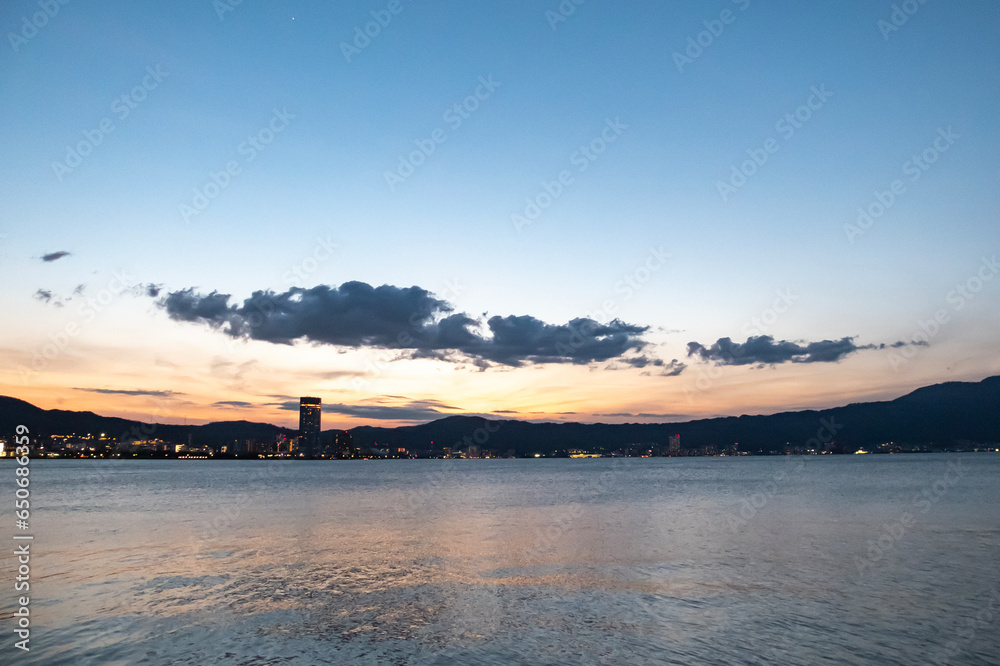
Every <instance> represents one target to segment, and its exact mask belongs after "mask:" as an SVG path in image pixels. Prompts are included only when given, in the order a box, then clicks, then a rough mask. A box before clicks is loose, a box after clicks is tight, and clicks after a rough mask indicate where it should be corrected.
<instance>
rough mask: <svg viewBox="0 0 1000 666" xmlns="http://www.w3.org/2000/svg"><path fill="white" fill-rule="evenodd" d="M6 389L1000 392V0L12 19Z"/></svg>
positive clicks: (247, 403) (61, 402)
mask: <svg viewBox="0 0 1000 666" xmlns="http://www.w3.org/2000/svg"><path fill="white" fill-rule="evenodd" d="M0 27H2V30H3V32H4V34H5V38H4V42H5V43H4V44H0V53H2V56H0V88H2V90H3V91H4V93H5V94H4V95H3V96H2V100H3V101H2V102H0V127H2V128H3V135H4V141H3V150H2V152H0V200H2V202H3V204H2V206H0V279H2V289H0V307H2V309H3V312H5V313H6V317H5V323H4V326H3V329H2V333H0V355H2V357H3V361H4V362H3V363H2V364H0V394H3V395H8V396H13V397H17V398H20V399H23V400H27V401H29V402H31V403H33V404H35V405H38V406H39V407H43V408H46V409H52V408H60V409H77V410H91V411H94V412H97V413H101V414H105V415H112V416H123V417H128V418H137V419H143V420H155V421H158V422H168V423H205V422H209V421H220V420H234V419H246V420H251V421H264V422H270V423H276V424H280V425H286V426H291V427H295V425H296V424H297V412H296V410H297V404H298V397H299V396H303V395H314V396H319V397H321V398H322V400H323V403H324V416H323V425H324V428H330V427H341V428H349V427H353V426H356V425H361V424H378V425H388V426H393V425H405V424H412V423H419V422H424V421H428V420H432V419H435V418H440V417H443V416H447V415H451V414H481V415H486V416H491V417H504V418H519V419H526V420H547V421H554V420H566V421H587V422H607V423H621V422H664V421H685V420H690V419H697V418H707V417H713V416H719V415H739V414H768V413H775V412H780V411H788V410H797V409H810V408H823V407H829V406H835V405H841V404H847V403H850V402H859V401H868V400H882V399H892V398H895V397H898V396H900V395H903V394H905V393H907V392H909V391H911V390H913V389H915V388H918V387H920V386H924V385H928V384H934V383H939V382H944V381H978V380H980V379H982V378H984V377H987V376H991V375H995V374H1000V354H998V336H997V330H998V324H1000V275H998V274H1000V266H998V264H997V263H996V262H997V255H998V253H1000V252H998V251H1000V232H998V225H997V212H998V210H1000V160H998V156H1000V124H998V123H997V119H998V117H1000V96H998V92H997V91H998V85H997V84H998V81H1000V39H998V38H997V35H1000V5H998V4H997V3H995V2H989V1H986V0H981V1H968V2H961V3H945V2H919V1H918V0H908V1H907V2H901V3H898V2H889V1H883V0H875V1H860V0H856V1H851V0H845V1H843V2H826V3H797V2H790V1H780V0H775V1H772V2H764V1H763V0H715V1H713V2H698V3H695V2H634V3H611V2H599V1H597V0H587V1H584V0H563V1H562V2H557V1H556V0H551V1H544V0H542V1H532V2H528V1H517V0H513V1H506V2H478V3H465V2H454V1H451V2H437V3H423V2H417V1H415V0H375V1H371V2H337V3H327V2H318V1H305V0H302V1H289V2H281V3H264V2H260V1H258V0H243V1H242V2H238V1H237V0H215V1H214V2H213V1H212V0H197V1H195V0H188V1H185V2H178V3H165V2H161V3H138V4H137V3H130V2H121V1H114V0H109V1H108V2H102V3H84V2H74V1H72V0H66V1H63V0H48V1H46V0H42V1H38V0H35V1H28V0H11V1H9V2H5V3H3V7H2V8H0Z"/></svg>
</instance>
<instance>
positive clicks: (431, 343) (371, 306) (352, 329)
mask: <svg viewBox="0 0 1000 666" xmlns="http://www.w3.org/2000/svg"><path fill="white" fill-rule="evenodd" d="M230 300H231V296H230V295H229V294H220V293H219V292H217V291H212V292H210V293H208V294H200V293H196V292H195V291H194V289H191V288H189V289H182V290H180V291H174V292H170V293H168V294H166V295H165V296H164V297H162V298H161V299H160V300H158V301H157V304H158V305H159V306H160V307H162V308H163V309H164V310H165V311H166V313H167V315H168V316H169V317H170V318H171V319H173V320H175V321H183V322H194V323H202V324H206V325H208V326H209V327H211V328H213V329H215V330H218V331H220V332H222V333H225V334H227V335H229V336H231V337H234V338H241V339H248V340H261V341H264V342H270V343H273V344H285V345H290V344H292V343H293V342H295V341H296V340H302V341H306V342H312V343H315V344H325V345H337V346H343V347H353V348H359V347H375V348H383V349H399V350H403V351H406V352H408V354H407V355H406V356H405V357H406V358H431V359H438V360H445V361H455V362H458V361H462V360H466V359H472V360H473V363H474V364H475V365H477V366H478V367H480V369H482V368H483V367H484V363H486V362H492V363H498V364H501V365H506V366H514V367H517V366H520V365H522V364H524V363H577V364H586V363H590V362H593V361H605V360H608V359H612V358H616V357H618V356H621V355H622V354H624V353H625V352H627V351H629V350H633V349H635V350H638V349H641V348H642V347H643V345H644V344H645V343H644V341H643V340H642V339H641V335H642V334H643V333H644V332H645V331H646V330H647V327H645V326H634V325H631V324H626V323H624V322H622V321H620V320H617V319H616V320H614V321H611V322H609V323H607V324H600V323H598V322H596V321H594V320H593V319H590V318H585V317H584V318H577V319H573V320H572V321H570V322H568V323H566V324H548V323H546V322H543V321H541V320H539V319H536V318H535V317H531V316H528V315H522V316H513V315H511V316H507V317H500V316H493V317H490V318H489V319H488V320H486V322H485V328H484V324H483V322H482V320H481V319H474V318H472V317H470V316H469V315H467V314H464V313H456V312H454V308H453V307H452V306H451V305H450V304H449V303H447V302H446V301H443V300H441V299H438V298H436V297H435V296H433V295H432V294H431V293H430V292H429V291H427V290H426V289H422V288H421V287H417V286H413V287H405V288H400V287H394V286H391V285H382V286H380V287H372V286H371V285H368V284H366V283H364V282H345V283H344V284H342V285H340V287H331V286H327V285H319V286H316V287H312V288H310V289H303V288H300V287H292V288H290V289H289V290H288V291H285V292H283V293H275V292H272V291H256V292H254V293H253V294H252V295H251V296H250V298H247V299H245V300H244V301H243V302H242V303H239V302H235V301H234V302H233V303H232V304H231V303H230ZM455 354H458V355H459V357H456V356H455Z"/></svg>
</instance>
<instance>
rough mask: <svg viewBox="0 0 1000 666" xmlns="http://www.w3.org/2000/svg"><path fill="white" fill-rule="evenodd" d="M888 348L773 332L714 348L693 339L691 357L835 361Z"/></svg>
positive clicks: (730, 361)
mask: <svg viewBox="0 0 1000 666" xmlns="http://www.w3.org/2000/svg"><path fill="white" fill-rule="evenodd" d="M908 344H914V343H908V342H902V341H900V342H895V343H892V344H891V345H890V346H891V347H900V346H905V345H908ZM885 347H886V345H885V343H882V344H880V345H875V344H870V345H857V344H855V343H854V338H853V337H846V338H841V339H840V340H820V341H819V342H808V343H804V342H791V341H788V340H778V341H775V339H774V338H773V337H771V336H770V335H760V336H750V337H748V338H747V341H746V342H744V343H739V342H733V341H732V339H730V338H719V339H718V340H717V341H716V342H715V343H713V344H712V345H711V346H710V347H706V346H705V345H702V344H700V343H698V342H689V343H688V345H687V348H688V356H697V357H699V358H701V360H703V361H715V362H716V363H718V364H719V365H777V364H779V363H789V362H791V363H834V362H837V361H839V360H841V359H842V358H844V357H845V356H848V355H849V354H853V353H854V352H856V351H860V350H862V349H885Z"/></svg>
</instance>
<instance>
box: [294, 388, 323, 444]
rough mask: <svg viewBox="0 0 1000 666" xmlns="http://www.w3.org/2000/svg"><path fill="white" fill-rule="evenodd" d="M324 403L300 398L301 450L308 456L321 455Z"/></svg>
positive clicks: (313, 399)
mask: <svg viewBox="0 0 1000 666" xmlns="http://www.w3.org/2000/svg"><path fill="white" fill-rule="evenodd" d="M322 406H323V401H322V400H321V399H319V398H299V438H300V439H299V449H300V450H301V451H302V452H303V453H305V454H306V455H307V456H318V455H319V454H320V452H321V451H320V414H321V410H322Z"/></svg>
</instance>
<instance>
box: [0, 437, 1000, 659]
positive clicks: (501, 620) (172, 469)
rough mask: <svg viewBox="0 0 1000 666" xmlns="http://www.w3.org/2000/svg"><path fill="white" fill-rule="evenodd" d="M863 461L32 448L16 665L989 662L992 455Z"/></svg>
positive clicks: (996, 535) (998, 620)
mask: <svg viewBox="0 0 1000 666" xmlns="http://www.w3.org/2000/svg"><path fill="white" fill-rule="evenodd" d="M857 458H861V457H860V456H859V457H822V458H817V457H812V458H743V459H631V460H609V459H591V460H460V461H385V462H329V463H301V462H292V463H275V464H270V463H264V462H260V463H254V462H214V461H212V462H207V461H200V462H199V461H108V462H103V461H35V462H33V463H32V465H33V468H32V469H33V476H32V479H33V484H32V489H33V491H34V492H35V493H36V495H35V498H36V503H33V509H34V512H33V517H34V523H35V524H34V527H35V532H34V533H35V535H36V540H35V543H34V546H33V548H34V550H35V557H34V558H33V560H32V564H33V568H32V622H33V628H34V631H33V634H32V651H31V653H30V655H28V657H27V659H21V660H20V661H22V662H23V663H39V664H41V663H44V664H87V663H94V664H213V663H220V664H277V663H281V664H288V663H292V664H346V663H361V664H424V663H426V664H511V663H515V664H621V663H630V664H643V663H648V664H672V663H676V664H687V663H707V664H746V663H760V664H765V663H768V664H773V663H780V664H823V663H830V664H833V663H845V662H847V663H865V662H868V663H887V664H913V663H931V662H933V661H934V659H935V658H938V657H941V658H944V656H947V657H948V658H949V661H948V663H955V664H958V663H969V664H975V663H980V664H987V663H998V661H1000V649H998V646H997V642H996V639H995V638H994V637H995V636H996V635H997V634H998V631H997V630H998V628H1000V617H996V616H997V615H1000V594H998V585H1000V578H998V575H997V569H996V562H997V561H998V556H1000V505H998V502H997V496H996V490H995V489H996V487H997V479H998V476H997V474H998V472H1000V456H990V455H987V454H954V455H908V456H878V457H876V456H865V457H864V459H863V460H858V459H857ZM956 461H958V462H957V464H958V467H957V468H956V467H955V464H956ZM949 464H951V465H952V467H951V468H949V467H948V466H949ZM949 469H952V470H953V472H952V473H951V475H950V476H949V475H948V470H949ZM956 469H957V471H954V470H956ZM6 471H7V466H6V465H5V466H4V468H2V469H0V473H3V472H6ZM10 478H13V477H12V475H11V474H4V483H7V481H8V480H9V479H10ZM11 492H12V491H11ZM907 514H908V515H910V516H911V518H912V520H909V519H905V518H904V516H905V515H907ZM900 526H902V531H900ZM3 566H4V570H5V571H7V572H10V571H13V560H12V559H11V558H10V555H9V554H5V555H4V559H3ZM10 577H11V579H12V578H13V574H10ZM991 595H993V597H991ZM993 599H995V600H994V601H992V604H993V605H992V607H991V606H990V604H991V600H993ZM990 608H992V609H993V610H992V612H990V611H989V609H990ZM977 614H978V619H977ZM988 615H989V617H987V616H988ZM7 617H9V614H8V616H7ZM8 654H9V653H8Z"/></svg>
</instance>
